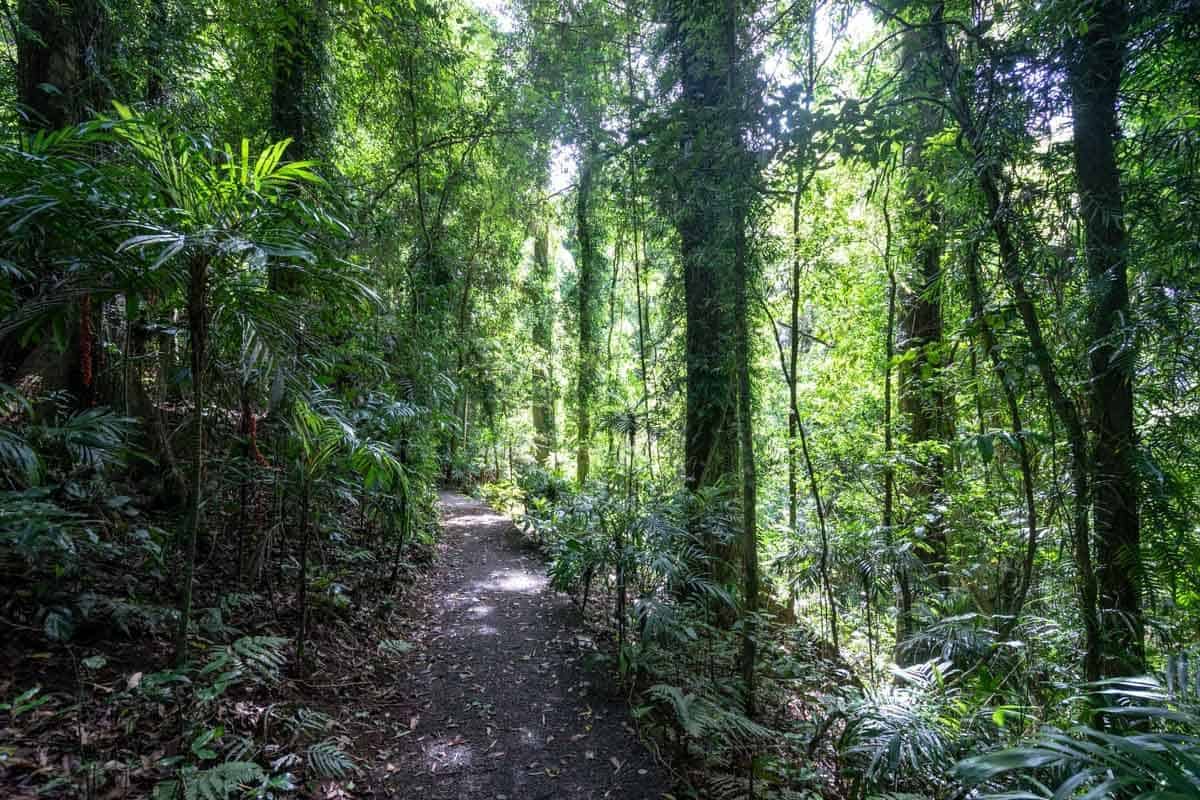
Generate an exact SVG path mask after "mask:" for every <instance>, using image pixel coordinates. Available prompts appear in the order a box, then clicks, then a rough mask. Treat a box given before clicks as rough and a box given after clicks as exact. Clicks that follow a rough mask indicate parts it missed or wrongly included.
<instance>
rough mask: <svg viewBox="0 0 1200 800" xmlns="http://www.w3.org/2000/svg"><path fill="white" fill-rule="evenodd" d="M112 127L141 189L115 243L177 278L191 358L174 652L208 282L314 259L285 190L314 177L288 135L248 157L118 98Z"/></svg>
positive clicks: (190, 554) (195, 502)
mask: <svg viewBox="0 0 1200 800" xmlns="http://www.w3.org/2000/svg"><path fill="white" fill-rule="evenodd" d="M116 109H117V116H118V119H117V121H116V122H115V124H114V125H113V127H112V130H113V132H114V135H115V137H116V140H117V142H118V144H119V145H120V146H122V149H123V152H124V154H126V155H128V156H129V163H128V164H127V166H126V168H127V169H128V170H129V171H130V174H131V175H133V176H134V178H135V182H136V183H137V184H138V185H140V186H142V187H143V189H144V192H143V194H142V196H140V197H137V198H136V199H135V202H134V203H133V207H132V208H131V209H130V211H131V215H130V218H129V219H128V220H126V221H125V223H124V224H125V225H126V226H128V227H130V228H133V229H134V230H136V231H137V232H136V233H135V234H134V235H133V236H130V237H129V238H127V239H126V240H125V241H124V242H122V243H121V245H120V246H119V248H118V252H122V251H142V252H151V253H152V254H153V256H154V260H153V261H152V263H151V265H150V270H151V271H152V272H153V271H156V270H159V269H163V268H166V269H172V268H174V269H173V272H175V274H176V276H177V278H178V280H179V283H181V284H182V285H183V287H184V295H185V297H186V305H187V329H188V337H189V339H188V341H189V350H190V363H191V388H192V406H193V415H194V419H193V426H192V442H191V475H190V487H189V508H188V519H187V523H186V528H185V530H184V535H183V548H182V549H183V554H184V574H183V584H182V591H181V596H180V603H179V614H180V618H179V629H178V632H177V637H176V645H175V658H176V661H177V662H180V663H181V662H183V661H185V660H186V659H187V655H188V639H187V634H188V623H189V619H190V616H191V609H192V586H193V583H194V576H195V560H196V537H197V531H198V530H199V525H200V515H201V511H202V508H203V497H202V495H203V471H204V425H203V415H204V404H205V388H206V387H205V379H204V370H205V366H206V364H207V359H208V345H209V323H210V316H211V314H212V312H213V307H212V297H213V295H214V292H213V289H214V286H218V287H219V286H221V285H222V284H225V283H228V282H229V281H231V280H233V279H235V278H236V277H237V276H238V274H239V273H244V272H247V271H265V270H266V269H268V268H269V267H271V266H273V265H275V264H278V263H282V264H294V263H296V262H300V263H312V262H314V261H316V257H315V255H314V254H313V252H312V250H311V249H310V248H309V246H308V245H307V243H306V240H305V235H304V230H303V228H302V227H301V226H300V224H299V221H298V220H297V219H296V218H295V217H294V216H293V215H292V214H290V213H288V212H289V209H288V208H287V205H288V203H287V198H288V194H289V192H290V191H291V190H292V189H293V188H294V187H295V186H297V184H301V183H314V182H317V181H318V180H319V178H318V177H317V175H316V174H315V173H314V172H313V171H312V167H313V165H312V163H311V162H303V161H297V162H287V161H284V160H283V153H284V150H285V149H286V148H287V145H288V141H287V140H284V141H281V142H276V143H275V144H272V145H268V146H267V147H266V148H264V149H263V150H262V151H261V152H260V153H258V154H257V155H256V156H253V157H252V155H251V152H250V145H249V142H248V141H246V140H243V141H242V143H241V148H240V151H239V152H238V153H234V152H233V150H232V148H229V147H226V148H225V150H223V151H215V150H213V149H211V148H208V147H206V146H204V145H203V144H202V143H201V142H200V141H198V140H197V139H195V138H193V137H191V136H188V135H186V134H185V133H183V132H182V131H179V130H176V129H173V128H171V127H169V126H166V125H163V124H161V123H158V122H156V121H154V120H151V119H146V118H141V117H137V116H135V115H134V114H133V113H132V112H131V111H130V110H129V109H128V108H125V107H124V106H121V105H119V104H118V105H117V106H116Z"/></svg>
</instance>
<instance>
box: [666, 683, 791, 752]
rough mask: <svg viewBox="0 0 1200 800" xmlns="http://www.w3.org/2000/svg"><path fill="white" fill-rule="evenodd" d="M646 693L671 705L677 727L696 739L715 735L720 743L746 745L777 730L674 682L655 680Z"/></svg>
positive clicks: (773, 734)
mask: <svg viewBox="0 0 1200 800" xmlns="http://www.w3.org/2000/svg"><path fill="white" fill-rule="evenodd" d="M647 694H648V695H649V696H650V697H651V698H653V699H656V700H658V701H660V702H662V703H666V704H667V705H669V706H670V707H671V710H672V711H673V713H674V716H675V720H676V721H677V722H678V723H679V727H680V728H682V729H683V731H684V732H685V733H686V734H687V735H688V736H691V737H693V738H696V739H700V738H705V737H714V738H715V739H716V743H717V744H719V745H721V746H726V747H728V746H740V747H741V746H746V745H749V744H750V743H752V742H755V741H763V740H767V739H771V738H773V737H774V736H775V735H776V734H775V732H774V731H772V730H771V729H770V728H767V727H765V726H763V725H760V724H759V723H757V722H755V721H754V720H752V719H750V718H749V717H747V716H746V715H745V714H742V713H741V712H740V711H738V710H736V709H731V708H727V707H726V706H724V705H722V704H720V703H717V702H714V701H712V700H710V699H708V698H706V697H703V696H701V695H697V694H692V693H685V692H684V691H683V690H681V689H680V688H679V687H677V686H669V685H667V684H662V683H659V684H655V685H654V686H651V687H650V689H649V690H648V692H647Z"/></svg>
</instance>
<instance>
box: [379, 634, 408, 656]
mask: <svg viewBox="0 0 1200 800" xmlns="http://www.w3.org/2000/svg"><path fill="white" fill-rule="evenodd" d="M412 651H413V644H412V643H411V642H406V641H404V640H403V639H384V640H383V641H381V642H380V643H379V652H380V653H382V654H383V655H385V656H389V657H391V658H403V657H404V656H406V655H408V654H409V653H411V652H412Z"/></svg>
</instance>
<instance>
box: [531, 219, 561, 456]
mask: <svg viewBox="0 0 1200 800" xmlns="http://www.w3.org/2000/svg"><path fill="white" fill-rule="evenodd" d="M554 293H555V274H554V261H553V260H552V259H551V258H550V226H549V225H547V224H546V223H545V222H544V221H539V222H537V223H535V230H534V237H533V271H532V273H531V274H530V276H529V301H530V306H531V308H532V314H533V324H532V326H531V328H532V330H531V331H530V334H531V336H530V338H531V339H532V340H533V347H534V358H533V366H532V369H533V375H532V389H533V402H532V404H531V413H532V416H533V433H534V452H535V457H536V458H537V462H538V464H539V465H540V466H543V467H545V466H546V465H547V464H548V463H549V461H550V458H551V456H552V455H553V454H554V452H555V450H556V449H557V446H558V430H557V425H556V421H555V413H554V407H555V397H554V375H553V373H552V369H553V365H554V317H555V314H554V308H555V297H554Z"/></svg>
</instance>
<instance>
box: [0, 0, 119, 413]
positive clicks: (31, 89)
mask: <svg viewBox="0 0 1200 800" xmlns="http://www.w3.org/2000/svg"><path fill="white" fill-rule="evenodd" d="M6 10H7V6H6ZM17 16H18V21H19V24H20V25H19V30H18V31H17V33H16V40H17V41H16V50H17V53H16V56H17V58H16V62H17V63H16V68H17V69H16V72H17V75H16V90H17V98H16V99H17V104H18V113H19V114H20V117H21V123H22V127H23V128H24V129H25V130H26V131H27V132H29V133H36V132H37V131H41V130H58V129H60V128H65V127H67V126H70V125H76V124H78V123H80V122H83V121H84V120H85V119H87V117H88V114H89V113H90V112H91V111H93V110H102V109H103V108H104V106H105V105H106V104H107V102H108V94H109V92H108V89H109V81H108V77H107V76H106V75H105V74H104V72H103V71H104V70H105V69H106V68H107V65H108V60H109V55H110V52H111V47H112V42H111V40H110V38H109V37H110V33H111V31H110V27H109V25H108V13H107V10H106V7H105V4H104V3H103V2H101V0H65V1H64V2H54V1H53V0H20V2H19V3H18V6H17ZM51 249H52V248H51ZM35 272H40V269H39V268H38V267H37V266H36V265H35ZM35 280H36V279H35ZM13 291H14V294H15V295H16V296H17V297H18V298H21V299H24V298H26V297H28V296H31V295H34V294H36V293H37V287H36V285H35V284H31V283H23V284H18V285H16V286H14V287H13ZM90 303H91V299H90V298H88V297H85V298H84V299H83V300H82V301H81V302H80V304H79V306H78V308H77V309H76V313H75V315H74V317H73V319H72V320H71V321H70V324H69V327H68V330H70V331H71V335H70V339H69V341H68V343H67V349H66V352H65V353H64V355H63V358H64V362H65V363H64V365H63V366H64V369H63V373H62V374H64V375H66V376H67V381H66V385H65V386H47V387H46V388H47V389H48V390H54V389H60V388H66V389H68V390H69V391H70V392H71V394H72V395H73V397H74V398H75V402H76V403H77V404H78V406H80V407H86V406H90V405H93V404H94V403H95V401H96V399H97V393H96V391H95V388H96V387H95V384H94V383H93V382H92V380H91V379H92V378H93V377H94V375H93V366H94V363H95V358H94V352H93V351H94V348H92V347H91V346H90V344H89V342H91V341H92V340H91V338H90V337H91V336H92V333H93V326H92V322H91V320H90V319H89V318H88V317H89V312H91V311H92V310H95V311H96V312H100V311H101V310H102V308H103V304H102V303H97V304H96V306H95V308H94V309H93V308H91V307H90ZM97 315H98V313H97ZM32 352H33V345H32V344H28V343H22V342H21V336H20V335H19V334H17V335H10V336H6V337H2V338H0V380H7V379H11V378H12V377H13V376H14V375H15V374H16V373H17V371H18V370H19V369H20V368H21V365H22V364H23V363H24V362H25V360H26V358H28V357H29V355H30V354H31V353H32Z"/></svg>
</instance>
